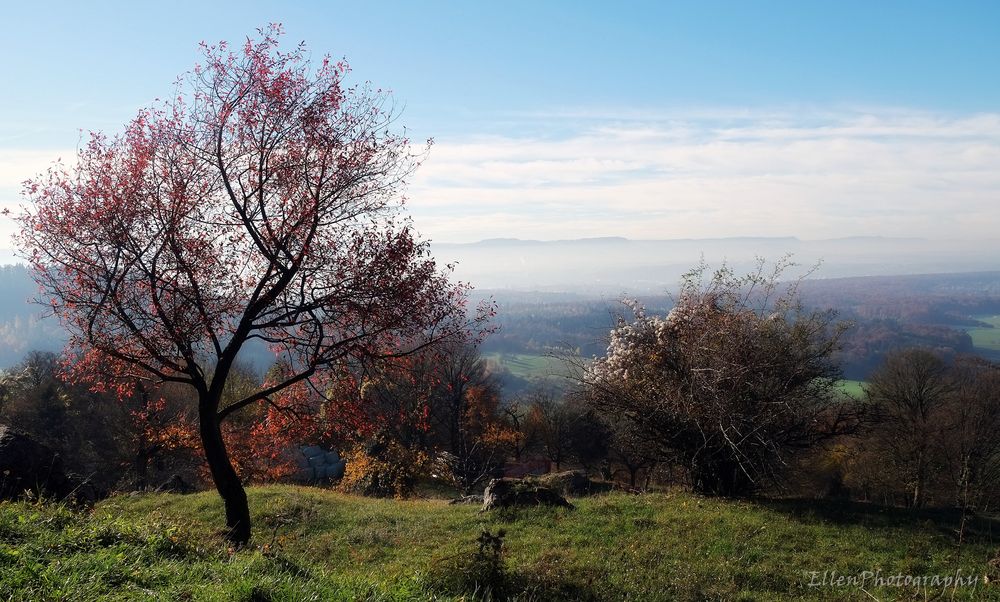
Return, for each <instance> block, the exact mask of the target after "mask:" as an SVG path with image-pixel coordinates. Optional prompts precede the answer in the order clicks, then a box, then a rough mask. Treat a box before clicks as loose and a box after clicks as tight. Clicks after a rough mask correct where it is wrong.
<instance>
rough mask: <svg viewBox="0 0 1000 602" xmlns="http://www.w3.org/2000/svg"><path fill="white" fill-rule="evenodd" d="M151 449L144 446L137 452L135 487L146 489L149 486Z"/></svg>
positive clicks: (140, 489)
mask: <svg viewBox="0 0 1000 602" xmlns="http://www.w3.org/2000/svg"><path fill="white" fill-rule="evenodd" d="M149 455H150V454H149V450H147V449H145V448H142V449H140V450H139V451H138V452H136V454H135V459H134V461H133V464H134V467H135V488H136V489H137V490H138V491H145V490H146V487H148V486H149Z"/></svg>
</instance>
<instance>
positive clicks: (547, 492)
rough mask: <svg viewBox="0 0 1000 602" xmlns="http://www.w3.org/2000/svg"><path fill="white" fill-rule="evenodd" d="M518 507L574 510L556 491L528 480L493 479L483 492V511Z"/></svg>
mask: <svg viewBox="0 0 1000 602" xmlns="http://www.w3.org/2000/svg"><path fill="white" fill-rule="evenodd" d="M516 506H561V507H563V508H572V507H573V504H570V503H569V502H567V501H566V498H564V497H563V496H562V495H560V494H559V492H557V491H556V490H555V489H552V488H551V487H546V486H545V485H541V484H539V483H538V482H536V481H532V480H526V479H493V480H492V481H490V484H489V485H487V486H486V491H484V492H483V509H482V511H483V512H485V511H487V510H495V509H497V508H513V507H516Z"/></svg>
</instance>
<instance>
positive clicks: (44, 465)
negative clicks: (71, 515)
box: [0, 425, 98, 504]
mask: <svg viewBox="0 0 1000 602" xmlns="http://www.w3.org/2000/svg"><path fill="white" fill-rule="evenodd" d="M25 492H31V493H34V494H38V495H41V496H44V497H50V498H55V499H57V500H68V501H70V502H74V503H78V504H87V503H92V502H94V501H96V499H97V497H98V496H97V492H96V491H95V490H94V488H93V487H92V486H89V485H88V484H86V483H83V482H82V481H81V480H80V479H78V478H76V477H75V476H74V475H72V474H70V473H69V472H67V471H66V469H65V467H64V465H63V462H62V459H61V458H60V457H59V455H58V454H56V453H55V452H53V451H52V450H51V449H49V447H48V446H46V445H43V444H41V443H39V442H37V441H35V440H34V439H32V438H31V437H30V436H29V435H27V434H25V433H22V432H20V431H17V430H15V429H12V428H10V427H9V426H7V425H0V499H4V500H14V499H18V498H20V497H22V496H24V495H25Z"/></svg>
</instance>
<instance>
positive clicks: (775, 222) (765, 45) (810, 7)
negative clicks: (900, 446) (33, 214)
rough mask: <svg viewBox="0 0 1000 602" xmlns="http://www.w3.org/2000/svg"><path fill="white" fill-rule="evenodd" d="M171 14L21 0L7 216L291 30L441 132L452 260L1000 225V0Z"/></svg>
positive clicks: (430, 198) (6, 83)
mask: <svg viewBox="0 0 1000 602" xmlns="http://www.w3.org/2000/svg"><path fill="white" fill-rule="evenodd" d="M169 4H170V5H169V6H167V4H166V3H140V2H128V3H124V2H121V3H115V2H91V3H82V2H64V3H63V2H47V3H27V2H18V3H12V2H8V1H7V0H3V1H2V2H0V8H2V14H3V16H4V22H5V24H6V25H7V27H5V28H4V29H5V31H4V35H3V36H0V52H2V56H4V57H5V58H4V60H3V61H2V62H0V82H3V83H2V90H3V92H2V94H0V208H5V207H6V208H10V209H11V210H16V208H17V207H18V206H19V205H20V203H21V202H22V200H21V199H20V182H22V181H23V180H25V179H26V178H29V177H31V176H33V175H35V174H36V173H38V172H40V171H42V170H43V169H44V168H45V167H46V166H47V165H48V164H49V163H50V162H51V161H53V160H55V159H56V158H63V159H64V160H67V161H71V160H72V157H73V156H74V154H75V148H76V146H77V144H78V143H79V141H80V140H81V136H82V134H81V132H86V131H89V130H101V131H104V132H107V133H115V132H117V131H120V129H121V128H122V127H123V126H124V124H125V123H126V122H127V121H128V120H129V119H130V118H131V117H133V116H134V115H135V113H136V112H137V111H138V110H139V109H140V108H141V107H144V106H147V105H149V104H151V102H152V101H153V100H154V99H156V98H158V97H162V96H164V95H167V94H169V93H171V91H172V90H173V82H174V80H175V79H176V77H177V76H178V75H180V74H182V73H183V72H185V71H187V70H189V69H190V68H191V67H193V65H194V64H195V63H196V62H197V61H198V59H199V54H198V43H199V42H200V41H203V40H204V41H209V42H214V41H218V40H230V41H240V40H242V39H244V38H245V37H246V36H247V35H250V34H253V32H254V31H255V29H256V28H257V27H260V26H263V25H266V24H267V23H270V22H281V23H282V24H283V25H284V28H285V31H286V37H285V40H286V41H287V42H288V44H289V45H293V44H296V43H298V42H299V41H303V40H304V41H305V42H306V44H307V45H308V47H309V48H310V49H311V51H312V52H313V53H314V54H315V56H316V57H317V58H318V57H321V56H322V55H324V54H330V55H332V56H334V57H338V58H339V57H346V59H347V60H348V62H349V63H350V64H351V67H352V74H351V81H354V82H361V81H365V80H368V81H371V82H373V83H374V84H375V85H377V86H381V87H384V88H388V89H391V90H392V92H393V96H394V99H395V101H396V103H397V106H398V107H399V109H400V111H401V114H400V118H399V123H400V124H403V125H405V126H406V127H407V128H408V131H409V133H410V135H411V136H412V137H413V138H414V139H424V138H428V137H433V138H434V141H435V143H434V146H433V148H432V150H431V153H430V156H429V157H428V159H427V161H426V162H425V163H424V165H423V166H422V167H421V168H420V170H419V171H418V172H417V174H416V175H415V177H414V178H413V181H412V184H411V186H410V188H409V190H408V193H407V196H408V208H409V211H410V213H411V214H412V215H413V219H414V222H415V224H416V227H417V230H418V231H420V232H421V233H422V234H423V236H424V237H425V238H428V239H431V240H432V241H435V242H471V241H477V240H481V239H487V238H526V239H541V240H552V239H572V238H580V237H602V236H624V237H629V238H637V239H671V238H720V237H731V236H796V237H800V238H803V239H824V238H836V237H846V236H891V237H926V238H932V239H962V240H972V239H983V240H988V239H995V238H996V236H997V232H998V231H1000V169H998V168H1000V34H998V32H1000V3H998V2H993V1H990V2H958V1H955V2H935V3H929V2H919V1H913V0H911V1H906V2H891V1H880V2H870V1H868V2H850V1H840V2H822V3H821V2H801V1H796V2H780V1H773V2H747V1H741V2H711V1H699V2H684V3H681V2H666V1H661V2H649V3H643V2H619V3H610V2H583V1H574V2H556V1H550V2H540V1H537V0H536V1H534V2H517V1H510V2H503V3H486V2H407V3H404V2H390V1H384V2H378V3H369V2H352V3H345V2H318V1H316V2H294V3H293V2H274V3H263V2H252V1H243V2H238V3H237V2H230V3H227V2H211V3H201V2H185V1H181V2H171V3H169ZM14 227H15V226H14V224H13V222H12V221H11V220H9V219H6V218H0V249H3V248H7V247H10V246H11V242H10V234H11V232H12V231H13V230H14Z"/></svg>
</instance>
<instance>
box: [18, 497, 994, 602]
mask: <svg viewBox="0 0 1000 602" xmlns="http://www.w3.org/2000/svg"><path fill="white" fill-rule="evenodd" d="M250 500H251V507H252V509H253V512H254V516H255V517H256V529H257V531H256V539H255V541H254V545H253V547H252V549H250V550H244V551H240V552H233V551H232V550H228V549H227V547H226V545H225V544H224V543H223V541H222V539H221V538H220V533H219V530H218V527H219V525H221V524H222V520H223V519H222V513H221V508H220V503H219V501H218V498H217V497H216V495H215V494H214V493H201V494H196V495H190V496H180V495H167V494H149V495H140V496H135V497H133V496H122V497H115V498H112V499H110V500H107V501H105V502H103V503H101V504H99V505H98V506H97V508H96V509H95V510H94V511H93V512H92V513H89V514H76V513H73V512H70V511H69V510H66V509H64V508H61V507H58V506H44V505H37V504H28V503H2V504H0V599H3V600H6V599H10V600H28V599H30V600H70V599H71V600H75V601H81V600H92V599H98V598H101V599H109V600H130V599H154V600H155V599H160V600H247V601H261V600H331V599H332V600H339V599H343V600H356V599H363V600H425V599H444V600H451V599H462V598H461V595H460V594H459V593H458V592H459V590H457V589H456V587H457V586H456V584H460V583H461V582H463V581H465V582H466V583H469V582H471V581H470V577H474V576H475V575H480V574H483V573H482V571H481V570H480V569H477V568H476V566H477V565H475V564H474V563H472V564H470V561H471V560H472V559H473V558H474V554H475V551H476V550H477V546H476V544H475V541H476V538H477V537H478V536H479V535H480V533H481V532H482V531H483V530H490V531H491V532H493V533H496V532H497V530H499V529H504V530H505V531H506V537H505V542H506V544H505V548H506V554H505V563H506V564H505V566H506V569H505V574H506V582H507V584H508V586H509V587H510V589H511V591H517V592H520V595H519V599H537V600H550V599H567V600H576V599H609V600H619V599H625V598H629V599H633V600H737V599H744V600H794V599H826V600H842V599H857V600H870V599H872V598H870V597H868V595H867V594H865V593H864V592H862V591H861V590H860V589H859V588H858V587H832V586H826V587H822V586H821V587H809V586H808V583H809V582H810V579H812V577H811V575H810V573H809V571H819V572H820V575H821V573H822V571H824V570H835V571H837V573H838V574H858V573H861V572H862V571H866V570H872V571H877V570H881V571H882V574H883V575H890V574H895V573H903V574H912V575H935V574H940V575H954V574H955V572H956V571H957V570H961V573H962V575H977V576H979V577H980V582H979V583H978V585H977V586H976V587H975V588H974V589H973V588H971V587H968V588H958V589H956V590H954V591H952V590H948V591H947V592H946V597H947V598H948V599H951V598H952V595H953V594H954V599H960V600H983V599H994V600H1000V586H998V585H995V584H984V583H983V582H982V576H983V575H984V574H985V573H986V572H987V571H990V570H993V571H995V570H996V569H991V568H990V567H989V566H988V561H989V559H990V558H993V557H994V556H995V555H996V553H997V549H998V546H1000V542H996V541H995V540H992V539H991V537H995V536H1000V524H992V523H990V522H988V521H983V520H980V521H978V522H974V523H972V524H970V525H969V528H968V529H967V530H966V536H965V541H964V543H963V544H962V546H961V547H959V546H958V544H957V541H958V540H957V537H956V534H955V530H954V529H955V527H956V526H957V525H958V520H959V518H958V516H957V515H955V514H954V513H924V514H921V515H911V514H910V513H907V512H903V511H900V510H893V509H886V508H879V507H869V506H864V505H860V504H839V503H826V502H817V503H815V504H810V505H806V504H805V503H803V502H760V503H750V502H726V501H719V500H710V499H703V498H699V497H695V496H692V495H688V494H681V493H676V494H655V495H654V494H651V495H644V496H629V495H625V494H611V495H607V496H600V497H594V498H589V499H581V500H578V501H577V509H576V510H547V509H537V510H526V511H521V512H519V513H517V514H516V515H502V516H498V515H480V514H478V513H477V508H475V507H470V506H449V505H447V504H446V503H444V502H442V501H437V500H425V501H402V502H400V501H391V500H370V499H365V498H359V497H351V496H345V495H341V494H337V493H331V492H328V491H323V490H319V489H310V488H296V487H287V486H272V487H259V488H254V489H251V490H250ZM991 532H992V533H995V534H996V535H995V536H991V535H990V533H991ZM478 566H480V568H481V564H480V565H478ZM816 578H817V579H819V580H821V579H822V577H821V576H817V577H816ZM470 587H471V586H470ZM865 589H866V590H868V592H870V593H871V594H872V595H873V596H875V597H877V599H880V600H896V599H914V598H918V597H919V598H920V599H923V597H924V593H925V592H923V591H921V592H919V595H918V592H916V590H914V589H913V588H912V587H911V588H906V587H881V588H879V587H874V588H872V587H871V586H870V584H867V586H866V587H865ZM942 590H943V588H942V587H941V586H938V587H936V588H935V587H931V588H929V589H928V591H927V592H926V593H928V594H929V596H930V597H932V598H933V597H934V595H935V594H940V593H942ZM464 599H472V598H471V597H469V596H466V597H465V598H464Z"/></svg>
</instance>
